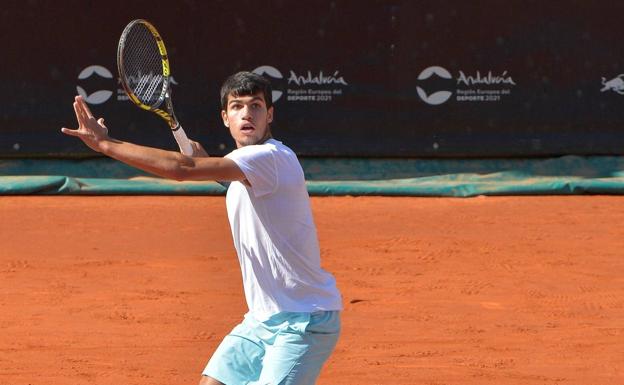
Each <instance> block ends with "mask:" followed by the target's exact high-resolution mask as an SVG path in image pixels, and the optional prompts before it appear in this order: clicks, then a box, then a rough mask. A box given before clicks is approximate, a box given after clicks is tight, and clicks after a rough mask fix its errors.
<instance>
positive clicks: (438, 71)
mask: <svg viewBox="0 0 624 385" xmlns="http://www.w3.org/2000/svg"><path fill="white" fill-rule="evenodd" d="M433 75H436V76H438V77H441V78H442V79H452V78H453V77H452V76H451V73H450V72H448V71H447V70H446V69H445V68H442V67H439V66H433V67H428V68H425V69H424V70H423V71H422V72H421V73H420V75H418V80H425V79H429V78H430V77H432V76H433ZM416 91H417V92H418V96H420V98H421V99H422V100H423V101H424V102H425V103H427V104H431V105H432V106H437V105H438V104H442V103H444V102H446V101H447V100H449V98H450V97H451V95H453V93H452V92H451V91H437V92H434V93H432V94H431V95H427V93H426V92H425V90H423V89H422V88H420V87H416Z"/></svg>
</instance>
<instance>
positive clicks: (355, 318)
mask: <svg viewBox="0 0 624 385" xmlns="http://www.w3.org/2000/svg"><path fill="white" fill-rule="evenodd" d="M312 204H313V209H314V215H315V218H316V222H317V227H318V232H319V237H320V241H321V248H322V255H323V264H324V267H325V268H326V269H328V270H330V271H331V272H333V273H334V274H335V275H336V277H337V279H338V284H339V287H340V289H341V290H342V293H343V296H344V304H345V310H344V313H343V334H342V337H341V340H340V342H339V344H338V347H337V350H336V352H335V354H334V355H333V356H332V357H331V359H330V361H329V362H328V363H327V365H326V366H325V368H324V371H323V373H322V375H321V379H320V380H319V382H318V383H319V384H324V385H328V384H343V385H352V384H383V385H385V384H401V385H403V384H405V385H407V384H437V385H441V384H462V385H464V384H469V385H471V384H474V385H477V384H479V385H481V384H514V385H516V384H517V385H520V384H622V383H624V369H623V368H624V357H623V356H622V347H623V346H624V278H623V277H624V260H623V259H622V250H624V229H623V228H622V224H623V223H624V209H623V208H622V207H623V206H624V197H620V196H567V197H560V196H559V197H557V196H549V197H477V198H471V199H448V198H382V197H377V198H375V197H341V198H328V197H326V198H313V199H312ZM0 215H1V216H2V221H1V222H0V226H1V228H0V245H2V246H1V249H0V281H1V282H2V285H1V286H0V329H1V330H2V333H1V334H0V384H2V385H22V384H24V385H25V384H44V383H45V384H51V385H66V384H111V385H113V384H115V385H117V384H128V385H148V384H149V385H158V384H163V385H164V384H196V383H197V381H198V379H199V375H200V373H201V370H202V369H203V367H204V365H205V364H206V362H207V360H208V359H209V357H210V355H211V354H212V352H213V350H214V349H215V347H216V346H217V344H218V343H219V342H220V340H221V338H222V337H223V336H224V335H225V334H226V333H227V332H228V331H229V330H230V329H231V328H232V327H233V326H234V325H235V324H236V323H237V322H238V321H239V320H240V319H241V317H242V315H243V314H244V312H245V310H246V306H245V302H244V298H243V291H242V283H241V278H240V270H239V267H238V262H237V260H236V254H235V252H234V248H233V246H232V242H231V235H230V232H229V231H230V230H229V226H228V223H227V219H226V213H225V202H224V198H222V197H167V196H162V197H103V196H97V197H60V196H55V197H41V196H39V197H2V198H0Z"/></svg>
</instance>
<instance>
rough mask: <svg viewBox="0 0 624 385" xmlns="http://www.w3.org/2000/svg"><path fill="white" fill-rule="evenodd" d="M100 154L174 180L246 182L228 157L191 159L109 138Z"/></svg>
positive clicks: (101, 145)
mask: <svg viewBox="0 0 624 385" xmlns="http://www.w3.org/2000/svg"><path fill="white" fill-rule="evenodd" d="M99 148H100V150H101V152H102V153H103V154H104V155H107V156H109V157H111V158H113V159H116V160H118V161H120V162H123V163H126V164H128V165H130V166H133V167H136V168H138V169H141V170H143V171H146V172H149V173H150V174H154V175H158V176H161V177H164V178H168V179H175V180H179V181H182V180H219V181H234V180H244V179H245V174H243V172H242V171H241V169H240V168H239V167H238V166H237V165H236V163H234V161H232V160H230V159H228V158H220V157H201V158H200V157H191V156H187V155H183V154H180V153H179V152H174V151H166V150H160V149H157V148H151V147H145V146H139V145H136V144H133V143H128V142H122V141H119V140H114V139H109V140H105V141H102V142H101V143H100V146H99Z"/></svg>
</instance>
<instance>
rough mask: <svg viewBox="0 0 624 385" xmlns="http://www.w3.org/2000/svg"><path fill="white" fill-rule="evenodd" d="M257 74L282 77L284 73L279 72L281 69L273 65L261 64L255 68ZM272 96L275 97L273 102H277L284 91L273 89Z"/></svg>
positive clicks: (276, 77) (254, 71)
mask: <svg viewBox="0 0 624 385" xmlns="http://www.w3.org/2000/svg"><path fill="white" fill-rule="evenodd" d="M252 72H253V73H255V74H258V75H260V76H268V77H270V78H273V79H282V78H283V76H282V73H281V72H279V70H278V69H277V68H275V67H271V66H260V67H258V68H256V69H255V70H253V71H252ZM271 94H272V95H271V98H272V99H273V103H275V102H277V101H278V100H279V98H281V97H282V94H283V92H282V91H276V90H273V91H272V92H271Z"/></svg>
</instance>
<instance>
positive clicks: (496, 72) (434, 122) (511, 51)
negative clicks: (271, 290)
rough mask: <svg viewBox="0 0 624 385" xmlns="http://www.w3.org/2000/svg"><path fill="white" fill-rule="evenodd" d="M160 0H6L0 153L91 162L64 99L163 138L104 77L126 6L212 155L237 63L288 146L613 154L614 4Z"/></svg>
mask: <svg viewBox="0 0 624 385" xmlns="http://www.w3.org/2000/svg"><path fill="white" fill-rule="evenodd" d="M159 4H160V3H159V2H158V1H156V3H155V5H156V6H154V7H151V8H150V9H149V10H146V9H145V8H144V7H142V6H141V4H138V3H137V4H135V3H133V2H123V1H121V0H112V1H110V2H76V3H75V4H72V5H71V6H70V5H66V4H62V3H59V4H56V3H55V4H52V3H50V4H47V3H46V2H40V1H32V2H26V3H21V2H11V1H9V2H7V3H6V4H5V5H4V9H5V12H4V13H2V14H0V21H1V22H2V24H3V26H5V33H4V35H3V36H4V41H5V45H4V53H5V54H4V55H3V63H2V71H0V78H1V80H2V82H3V91H4V92H3V93H0V98H1V100H0V105H1V106H2V108H1V109H0V124H1V126H2V135H0V156H4V157H12V156H17V157H20V156H23V157H29V156H96V155H97V154H95V153H93V152H91V151H90V150H89V149H87V148H86V147H85V146H84V145H83V144H82V143H80V142H79V141H77V140H76V139H75V138H70V137H67V136H64V135H62V134H61V133H60V128H61V127H63V126H69V127H74V126H75V117H74V116H73V109H72V108H71V102H72V99H73V97H74V95H81V96H82V97H83V98H85V100H86V101H87V103H89V105H90V106H91V108H92V110H93V112H94V114H95V115H96V116H98V117H104V118H105V119H106V121H107V126H108V127H109V130H110V132H111V133H112V135H113V136H114V137H116V138H118V139H121V140H127V141H132V142H136V143H138V144H142V145H148V146H153V147H159V148H165V149H171V150H176V149H177V145H176V144H175V141H174V140H173V138H172V136H171V133H170V130H169V128H168V127H167V125H166V123H165V122H164V121H162V119H160V118H159V117H158V116H156V115H155V114H151V113H148V112H145V111H143V110H140V109H139V108H137V107H136V106H135V105H134V104H133V103H131V102H130V101H129V100H128V97H127V96H126V94H125V92H124V91H123V89H122V87H121V84H120V82H119V79H118V74H117V66H116V48H117V41H118V39H119V36H120V34H121V31H122V30H123V28H124V27H125V25H126V24H127V23H128V22H129V21H130V20H132V19H134V18H136V17H137V15H141V17H142V18H146V19H148V20H150V21H151V22H153V23H154V24H155V25H156V26H157V27H158V29H159V31H160V32H161V34H162V36H163V39H164V41H165V43H166V45H167V52H168V55H169V59H170V62H171V73H172V79H171V82H172V84H173V88H172V95H173V105H174V108H175V111H176V116H177V117H178V118H179V120H180V122H181V123H182V125H183V126H184V129H185V131H186V132H187V134H189V136H190V137H191V138H192V139H194V140H198V141H199V142H201V143H202V144H203V145H204V147H205V148H206V149H207V150H208V152H209V153H211V154H214V155H223V154H226V153H228V152H229V151H231V150H232V149H233V148H234V143H233V141H232V139H231V137H230V135H229V132H228V130H227V128H225V127H223V122H222V120H221V117H220V112H221V111H220V95H219V90H220V87H221V84H222V82H223V81H224V80H225V79H226V78H227V77H228V76H229V75H231V74H233V73H235V72H237V71H241V70H247V71H253V72H255V73H258V74H261V75H262V76H265V77H267V78H268V79H270V80H271V83H272V85H273V93H272V95H271V98H272V100H273V102H274V106H275V121H274V123H273V124H272V130H273V133H274V136H275V137H276V138H278V139H280V140H282V141H284V142H285V143H287V144H288V145H290V146H291V147H292V148H293V149H295V150H296V152H297V153H298V154H300V155H302V156H355V157H357V156H363V157H369V156H374V157H467V156H468V157H482V156H485V157H498V156H501V157H505V156H544V155H563V154H593V155H595V154H620V153H621V152H622V148H624V135H622V127H623V126H624V60H623V59H622V58H624V48H620V47H622V45H621V44H620V40H621V36H620V35H619V30H620V26H621V21H620V17H619V15H621V14H624V5H619V4H616V3H608V2H585V3H578V4H575V6H574V7H569V8H568V9H566V12H563V13H562V12H561V9H560V7H558V6H557V5H555V4H550V2H542V3H539V4H537V3H536V4H533V5H532V6H531V7H526V4H524V2H522V1H511V2H492V3H491V4H488V7H487V12H483V9H481V8H479V7H475V6H474V5H473V4H470V3H469V2H464V1H451V2H443V3H442V2H439V3H435V2H433V3H431V2H430V3H423V2H414V1H408V0H398V1H393V2H358V3H357V4H356V3H353V2H336V1H329V0H320V1H317V2H312V3H306V2H303V3H302V2H290V1H286V2H279V4H277V3H276V4H274V6H271V7H261V8H257V7H252V6H251V5H252V3H251V2H247V1H243V2H242V3H228V2H225V3H223V2H203V1H187V2H183V3H180V4H177V5H176V12H175V13H174V14H170V13H167V9H168V8H167V7H164V6H162V7H161V6H159ZM162 4H165V3H164V2H163V3H162ZM294 5H296V7H294ZM295 8H296V10H295ZM113 10H114V11H115V12H113ZM59 15H62V18H63V20H71V23H69V22H67V23H59V17H60V16H59ZM302 15H305V16H304V18H305V21H306V23H304V24H302V23H301V20H302ZM295 16H296V17H295ZM102 20H106V23H102ZM345 20H347V21H348V22H345ZM35 26H36V29H37V30H40V31H46V33H43V34H42V33H33V31H34V30H35V29H34V28H35ZM77 31H79V32H77ZM545 36H548V38H545ZM70 37H71V38H70ZM152 75H153V74H141V76H142V77H143V76H152Z"/></svg>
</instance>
